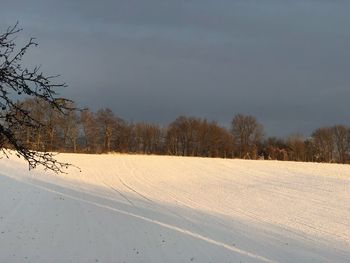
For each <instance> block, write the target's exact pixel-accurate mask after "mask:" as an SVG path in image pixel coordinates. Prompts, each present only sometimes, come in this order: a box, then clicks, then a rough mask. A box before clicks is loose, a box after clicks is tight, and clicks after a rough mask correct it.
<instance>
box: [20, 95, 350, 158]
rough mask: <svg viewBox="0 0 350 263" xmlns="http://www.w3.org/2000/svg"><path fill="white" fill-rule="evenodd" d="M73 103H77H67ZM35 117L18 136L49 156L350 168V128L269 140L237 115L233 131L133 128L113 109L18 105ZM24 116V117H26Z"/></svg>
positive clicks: (188, 123) (210, 125)
mask: <svg viewBox="0 0 350 263" xmlns="http://www.w3.org/2000/svg"><path fill="white" fill-rule="evenodd" d="M65 103H71V102H65ZM18 104H20V105H19V107H20V108H22V109H24V110H26V112H29V113H30V116H31V118H27V117H26V116H21V114H22V113H21V112H17V113H16V114H17V115H16V118H18V119H21V118H22V117H26V118H25V121H26V122H31V121H34V120H35V122H36V123H41V124H42V125H40V126H39V127H37V126H36V125H26V126H25V127H24V128H21V129H18V130H16V131H15V133H16V137H17V139H18V140H19V141H20V142H21V143H22V144H24V145H26V147H28V148H30V149H32V150H35V151H43V152H56V151H58V152H75V153H108V152H120V153H141V154H158V155H176V156H201V157H220V158H243V159H270V160H290V161H305V162H336V163H350V128H349V127H347V126H344V125H336V126H333V127H322V128H318V129H316V130H315V131H314V132H313V133H312V134H311V136H310V137H308V138H306V139H304V138H303V137H302V136H300V135H294V136H290V137H288V138H275V137H266V136H264V129H263V126H262V124H260V123H259V122H258V121H257V119H256V118H255V117H253V116H250V115H243V114H237V115H235V116H234V117H233V119H232V122H231V123H230V127H229V128H226V127H222V126H220V125H219V124H218V123H217V122H215V121H207V120H205V119H201V118H195V117H187V116H180V117H178V118H176V119H175V120H174V121H172V122H171V123H170V124H168V125H166V126H160V125H158V124H153V123H146V122H140V123H133V122H128V121H125V120H124V119H122V118H120V117H118V116H116V115H115V114H114V113H113V112H112V111H111V110H110V109H108V108H104V109H99V110H98V111H96V112H93V111H91V110H89V109H85V110H82V111H72V110H69V109H70V108H74V105H65V107H64V108H67V110H66V112H63V114H62V110H60V111H59V110H58V109H57V108H55V107H52V105H50V104H49V103H47V102H46V101H43V100H40V99H38V98H34V99H33V98H31V99H26V100H24V101H22V102H18ZM22 115H23V114H22Z"/></svg>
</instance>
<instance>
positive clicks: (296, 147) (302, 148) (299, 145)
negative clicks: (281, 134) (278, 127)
mask: <svg viewBox="0 0 350 263" xmlns="http://www.w3.org/2000/svg"><path fill="white" fill-rule="evenodd" d="M287 145H288V155H289V160H291V161H306V159H307V158H306V156H307V149H306V145H305V142H304V138H303V136H302V135H300V134H294V135H292V136H290V137H289V138H288V139H287Z"/></svg>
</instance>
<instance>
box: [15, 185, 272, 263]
mask: <svg viewBox="0 0 350 263" xmlns="http://www.w3.org/2000/svg"><path fill="white" fill-rule="evenodd" d="M20 182H21V183H23V184H27V185H30V186H32V187H36V188H38V189H41V190H44V191H47V192H50V193H53V194H58V195H61V196H64V197H66V198H69V199H71V200H75V201H78V202H82V203H85V204H89V205H93V206H96V207H99V208H103V209H107V210H110V211H113V212H117V213H119V214H123V215H126V216H130V217H133V218H137V219H140V220H143V221H145V222H148V223H151V224H155V225H158V226H161V227H164V228H167V229H170V230H173V231H175V232H178V233H180V234H183V235H186V236H189V237H192V238H195V239H198V240H201V241H204V242H207V243H208V244H212V245H215V246H218V247H221V248H224V249H226V250H229V251H231V252H234V253H238V254H240V255H243V256H247V257H250V258H252V259H256V260H260V261H261V262H267V263H277V261H274V260H272V259H269V258H266V257H264V256H260V255H256V254H254V253H252V252H249V251H246V250H243V249H239V248H237V247H234V246H231V245H228V244H226V243H224V242H220V241H217V240H215V239H212V238H209V237H206V236H203V235H201V234H198V233H195V232H192V231H190V230H188V229H184V228H180V227H177V226H174V225H171V224H167V223H164V222H161V221H158V220H155V219H151V218H148V217H145V216H141V215H138V214H135V213H131V212H127V211H124V210H120V209H118V208H114V207H111V206H108V205H103V204H99V203H97V202H93V201H89V200H85V199H82V198H80V197H75V196H73V195H69V194H66V193H61V192H59V191H56V190H53V189H50V188H47V187H44V186H41V185H36V184H33V183H30V182H25V181H20Z"/></svg>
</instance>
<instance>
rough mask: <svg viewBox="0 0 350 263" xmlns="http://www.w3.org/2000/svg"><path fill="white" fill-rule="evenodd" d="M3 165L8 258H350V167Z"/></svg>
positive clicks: (159, 161) (122, 161) (152, 161)
mask: <svg viewBox="0 0 350 263" xmlns="http://www.w3.org/2000/svg"><path fill="white" fill-rule="evenodd" d="M60 158H62V159H65V160H69V162H72V163H74V164H75V165H77V166H79V167H80V168H81V169H82V171H83V172H82V173H79V171H77V170H75V169H70V171H69V173H68V174H67V175H51V174H45V173H43V172H40V171H34V172H28V171H27V167H26V165H25V164H24V163H23V162H22V161H20V160H18V159H11V160H7V159H1V160H0V188H1V189H0V262H25V261H26V262H240V261H241V262H348V258H350V223H349V222H350V166H346V165H330V164H312V163H294V162H274V161H243V160H223V159H207V158H181V157H165V156H162V157H160V156H138V155H74V154H62V155H61V157H60Z"/></svg>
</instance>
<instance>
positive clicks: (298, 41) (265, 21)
mask: <svg viewBox="0 0 350 263" xmlns="http://www.w3.org/2000/svg"><path fill="white" fill-rule="evenodd" d="M349 12H350V1H348V0H211V1H209V0H139V1H134V0H124V1H119V0H101V1H96V0H57V1H54V0H42V1H28V0H22V1H20V0H0V22H1V23H0V30H4V29H5V28H6V27H7V26H9V25H11V24H14V23H15V22H16V21H17V20H18V21H19V22H20V26H21V27H22V28H24V32H23V33H22V34H21V37H20V39H19V41H22V40H23V39H26V38H29V37H30V36H34V37H36V38H37V41H38V42H39V47H37V48H35V49H32V50H31V52H30V53H28V56H27V59H26V62H27V63H28V65H32V64H41V65H42V69H43V70H44V71H46V72H48V73H54V74H56V73H57V74H61V75H62V80H63V81H65V82H67V84H68V85H69V88H67V89H66V90H64V91H62V95H64V96H68V97H70V98H72V99H73V100H75V101H76V102H77V103H78V104H79V105H80V106H88V107H90V108H91V109H93V110H96V109H98V108H100V107H109V108H111V109H112V110H113V111H114V112H115V113H116V114H117V115H118V116H120V117H122V118H124V119H126V120H130V121H151V122H156V123H160V124H167V123H169V122H170V121H172V120H173V119H175V118H176V117H177V116H179V115H188V116H196V117H204V118H207V119H209V120H217V121H219V122H220V123H222V124H228V123H229V122H230V121H231V119H232V117H233V116H234V114H236V113H239V112H241V113H246V114H252V115H254V116H256V117H257V118H258V120H259V121H260V122H261V123H263V124H264V126H265V130H266V133H267V134H268V135H275V136H287V135H290V134H292V133H295V132H297V131H300V132H302V133H303V134H304V135H308V134H309V133H310V132H311V131H312V130H313V129H314V128H316V127H319V126H323V125H332V124H337V123H344V124H348V125H350V102H349V99H350V29H349V25H350V15H349Z"/></svg>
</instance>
